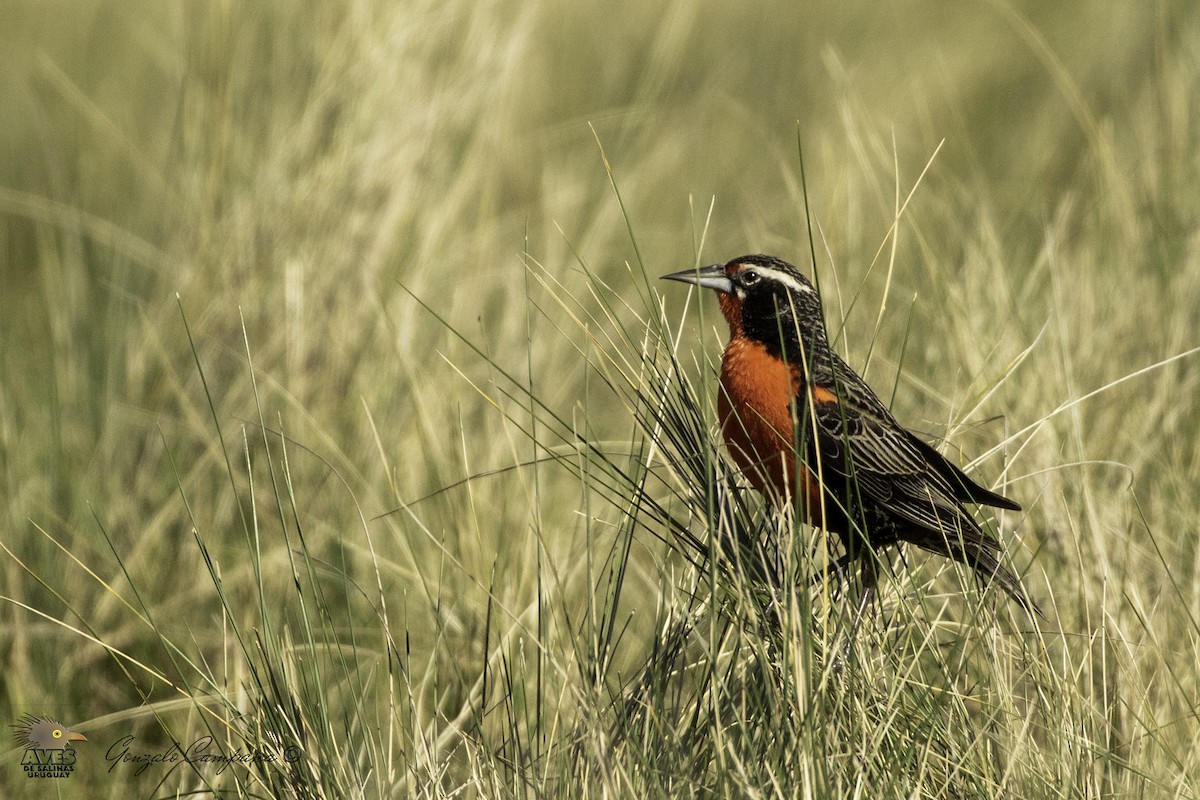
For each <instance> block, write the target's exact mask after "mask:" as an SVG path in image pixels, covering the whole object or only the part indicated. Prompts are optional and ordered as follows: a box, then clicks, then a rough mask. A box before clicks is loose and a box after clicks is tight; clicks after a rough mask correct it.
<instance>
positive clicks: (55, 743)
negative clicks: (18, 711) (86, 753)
mask: <svg viewBox="0 0 1200 800" xmlns="http://www.w3.org/2000/svg"><path fill="white" fill-rule="evenodd" d="M13 728H14V729H15V730H16V733H15V736H16V739H17V741H18V742H19V743H20V744H21V745H23V746H24V747H25V748H26V749H27V750H35V749H36V750H65V749H67V748H72V749H73V748H74V745H72V744H71V742H86V741H87V737H86V736H84V735H83V734H82V733H79V732H78V731H73V730H70V729H68V728H67V726H66V725H63V724H62V723H61V722H58V721H57V720H54V719H51V718H50V717H35V716H33V715H32V714H26V715H25V716H24V717H22V718H21V724H20V725H14V726H13Z"/></svg>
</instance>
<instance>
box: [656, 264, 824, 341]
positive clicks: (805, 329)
mask: <svg viewBox="0 0 1200 800" xmlns="http://www.w3.org/2000/svg"><path fill="white" fill-rule="evenodd" d="M663 279H664V280H672V281H681V282H683V283H691V284H694V285H696V286H702V287H704V288H706V289H714V290H716V292H717V297H718V299H719V300H720V303H721V313H722V314H723V315H724V316H725V321H726V322H728V323H729V332H730V335H731V336H733V337H738V336H746V337H747V338H750V339H754V340H756V341H759V342H762V343H763V344H764V345H766V347H767V349H768V350H771V351H773V352H778V350H779V349H780V348H783V349H787V350H790V351H791V352H796V350H794V349H793V348H792V347H790V346H789V344H790V343H796V340H797V339H799V340H800V341H803V342H805V343H806V344H807V345H808V346H809V347H811V346H812V345H814V344H815V343H817V342H824V341H825V322H824V318H823V317H822V315H821V298H820V296H819V295H818V294H817V289H816V287H815V286H813V285H812V282H811V281H809V279H808V278H806V277H804V275H803V274H802V273H801V272H800V270H798V269H796V268H795V267H794V266H792V265H791V264H789V263H788V262H786V261H784V260H782V259H779V258H774V257H773V256H764V255H749V256H742V257H741V258H735V259H733V260H732V261H729V262H726V263H724V264H711V265H709V266H707V267H701V268H700V269H694V270H683V271H682V272H673V273H671V274H670V275H663Z"/></svg>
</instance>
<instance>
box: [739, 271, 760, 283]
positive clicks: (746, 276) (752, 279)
mask: <svg viewBox="0 0 1200 800" xmlns="http://www.w3.org/2000/svg"><path fill="white" fill-rule="evenodd" d="M758 278H759V275H758V273H757V272H755V271H754V270H752V269H748V270H746V271H745V272H743V273H742V285H743V286H753V285H754V284H756V283H758Z"/></svg>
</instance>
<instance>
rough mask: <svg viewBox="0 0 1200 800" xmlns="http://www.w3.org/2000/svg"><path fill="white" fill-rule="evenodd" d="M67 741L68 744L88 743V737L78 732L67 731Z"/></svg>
mask: <svg viewBox="0 0 1200 800" xmlns="http://www.w3.org/2000/svg"><path fill="white" fill-rule="evenodd" d="M66 740H67V741H68V742H86V741H87V737H86V736H84V735H83V734H82V733H79V732H78V731H67V735H66Z"/></svg>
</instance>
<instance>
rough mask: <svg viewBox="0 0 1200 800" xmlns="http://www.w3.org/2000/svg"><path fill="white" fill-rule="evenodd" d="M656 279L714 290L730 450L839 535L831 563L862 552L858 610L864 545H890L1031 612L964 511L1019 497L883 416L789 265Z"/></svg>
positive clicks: (779, 497)
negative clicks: (986, 482)
mask: <svg viewBox="0 0 1200 800" xmlns="http://www.w3.org/2000/svg"><path fill="white" fill-rule="evenodd" d="M663 278H664V279H666V280H673V281H681V282H683V283H688V284H692V285H695V286H699V287H702V288H706V289H712V290H714V291H715V292H716V293H717V298H718V300H719V301H720V304H721V312H722V315H723V316H724V317H725V321H726V322H727V323H728V325H729V343H728V344H727V345H726V347H725V352H724V355H723V356H722V359H721V376H720V388H719V390H718V395H717V416H718V419H719V422H720V426H721V432H722V436H723V438H724V440H725V446H726V448H727V449H728V451H729V455H730V456H731V458H732V459H733V462H734V463H735V464H736V465H737V467H738V469H739V470H740V471H741V472H742V474H743V475H745V477H746V478H747V480H748V481H749V482H750V484H751V485H752V486H753V487H754V488H755V489H757V490H758V491H759V492H760V493H762V494H763V495H764V496H765V497H767V498H768V500H770V501H771V502H773V503H776V504H791V505H792V506H794V507H796V508H798V509H799V510H800V511H801V512H802V515H803V516H804V517H806V518H807V519H808V520H809V521H810V522H811V523H812V524H813V525H816V526H818V527H822V528H824V529H825V530H827V531H829V532H830V533H836V534H838V535H839V537H840V538H841V540H842V543H843V545H844V549H845V555H844V556H843V557H842V558H841V559H839V562H838V564H837V565H836V568H837V571H840V570H841V569H844V568H846V567H848V566H849V565H850V564H853V563H854V562H856V561H861V575H862V581H861V583H862V595H861V598H860V600H861V605H860V611H861V610H862V607H863V606H865V605H866V603H867V602H868V600H869V598H870V597H871V595H872V594H873V592H874V587H875V582H876V578H877V576H876V566H875V565H876V559H875V557H874V554H875V552H877V551H879V550H881V549H883V548H886V547H889V546H892V545H898V544H900V543H902V542H907V543H911V544H914V545H916V546H918V547H920V548H922V549H924V550H927V551H929V552H932V553H935V554H937V555H940V556H945V557H947V558H950V559H953V560H954V561H957V562H959V563H961V564H964V565H966V566H969V567H971V568H973V570H974V572H975V574H976V575H977V576H978V577H979V579H980V580H981V581H983V582H984V583H987V582H989V581H995V582H996V583H997V584H998V585H999V586H1000V587H1001V588H1003V589H1004V591H1005V592H1007V593H1008V595H1009V596H1010V597H1012V598H1013V599H1014V600H1015V601H1016V602H1017V603H1019V604H1020V605H1021V606H1022V607H1023V608H1025V609H1026V610H1031V609H1034V610H1035V607H1034V606H1033V604H1032V603H1031V601H1029V600H1028V598H1027V597H1026V595H1025V592H1024V590H1023V589H1022V587H1021V584H1020V583H1019V581H1018V580H1017V577H1016V576H1015V575H1014V574H1013V573H1011V572H1010V571H1009V570H1008V569H1007V568H1005V567H1004V565H1003V564H1001V563H1000V550H1001V548H1000V542H999V541H998V540H997V539H996V537H995V536H993V535H992V534H991V533H989V532H988V531H986V530H984V529H983V528H982V527H981V526H980V525H979V523H978V522H976V521H975V519H974V518H973V517H972V516H971V515H970V514H969V513H967V511H966V509H965V508H964V504H966V503H974V504H980V505H988V506H995V507H998V508H1004V509H1009V510H1012V511H1019V510H1020V508H1021V506H1020V505H1018V504H1017V503H1016V502H1014V501H1012V500H1010V499H1008V498H1007V497H1004V496H1003V495H1001V494H998V493H996V492H993V491H991V490H989V489H986V488H984V487H983V486H980V485H979V484H978V483H976V482H975V481H974V480H972V479H971V478H969V477H967V475H966V474H965V473H964V472H963V471H962V470H961V469H959V467H958V466H956V465H955V464H953V463H952V462H951V461H950V460H949V459H947V458H946V457H945V456H943V455H942V454H941V453H940V452H938V451H937V450H936V449H934V448H933V447H932V446H931V445H929V444H928V443H926V442H925V441H923V440H921V439H919V438H917V436H915V435H914V434H913V433H912V432H911V431H909V430H907V429H906V428H904V427H903V426H902V425H901V424H900V423H899V422H897V421H896V419H895V418H894V417H893V416H892V413H891V411H890V410H888V408H887V406H885V405H884V404H883V402H882V401H881V400H880V399H879V398H878V397H877V396H876V394H875V392H874V391H872V390H871V388H870V387H869V386H868V385H867V383H866V381H865V380H863V378H862V377H861V376H860V375H858V373H856V372H855V371H854V370H853V369H851V368H850V366H849V365H848V364H847V363H846V362H845V361H844V360H843V359H842V358H841V356H839V355H838V354H837V353H836V352H835V351H834V350H833V348H832V347H830V345H829V340H828V337H827V334H826V331H825V320H824V315H823V313H822V309H821V298H820V296H819V295H818V293H817V289H816V287H815V286H813V284H812V282H810V281H809V280H808V278H806V277H805V276H804V275H803V274H802V273H801V272H800V270H798V269H796V267H794V266H792V265H791V264H789V263H787V262H786V261H783V260H781V259H778V258H774V257H771V256H766V255H747V256H742V257H741V258H735V259H733V260H732V261H729V262H727V263H724V264H713V265H710V266H707V267H702V268H700V269H692V270H684V271H682V272H674V273H671V274H670V275H664V276H663Z"/></svg>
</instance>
